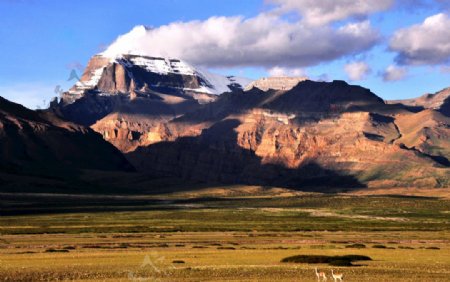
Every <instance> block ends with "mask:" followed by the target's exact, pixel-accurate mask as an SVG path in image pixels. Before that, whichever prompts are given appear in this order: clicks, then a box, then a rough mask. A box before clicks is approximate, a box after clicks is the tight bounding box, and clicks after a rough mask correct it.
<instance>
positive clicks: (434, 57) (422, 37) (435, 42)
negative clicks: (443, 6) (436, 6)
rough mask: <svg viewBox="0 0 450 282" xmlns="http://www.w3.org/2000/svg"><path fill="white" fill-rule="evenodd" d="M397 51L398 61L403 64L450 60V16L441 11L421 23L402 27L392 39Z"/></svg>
mask: <svg viewBox="0 0 450 282" xmlns="http://www.w3.org/2000/svg"><path fill="white" fill-rule="evenodd" d="M389 47H390V49H391V50H392V51H395V52H397V56H396V59H395V60H396V62H398V63H399V64H403V65H439V64H445V63H448V62H449V61H450V18H449V16H448V15H446V14H443V13H440V14H437V15H434V16H431V17H428V18H426V19H425V21H424V22H423V23H421V24H416V25H413V26H410V27H408V28H404V29H400V30H398V31H396V32H395V33H394V35H393V36H392V38H391V40H390V45H389Z"/></svg>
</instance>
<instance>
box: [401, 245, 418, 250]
mask: <svg viewBox="0 0 450 282" xmlns="http://www.w3.org/2000/svg"><path fill="white" fill-rule="evenodd" d="M398 248H399V249H405V250H414V248H413V247H408V246H398Z"/></svg>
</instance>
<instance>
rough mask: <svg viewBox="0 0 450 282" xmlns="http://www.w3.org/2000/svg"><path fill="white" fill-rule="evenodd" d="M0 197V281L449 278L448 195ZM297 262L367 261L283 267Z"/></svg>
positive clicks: (213, 192)
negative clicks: (304, 258) (297, 258)
mask: <svg viewBox="0 0 450 282" xmlns="http://www.w3.org/2000/svg"><path fill="white" fill-rule="evenodd" d="M255 189H256V190H255ZM391 192H392V191H391ZM441 192H444V194H445V190H444V191H441ZM353 194H355V193H353ZM356 194H357V193H356ZM378 194H379V193H378ZM1 196H2V197H1V200H0V201H1V202H0V204H1V206H2V212H4V213H6V214H4V215H3V216H2V217H0V234H1V235H0V281H56V280H70V281H317V279H316V276H315V274H314V268H315V267H318V268H319V269H320V270H321V271H325V272H326V273H327V275H328V281H333V280H332V278H331V269H334V270H335V272H342V273H344V276H345V278H344V280H345V281H449V280H450V201H449V200H448V199H446V198H438V197H424V196H392V195H391V196H385V195H375V196H371V195H364V196H360V195H350V194H332V195H331V194H319V193H303V192H295V191H287V190H283V189H276V188H270V189H266V188H264V189H262V188H255V187H228V188H226V189H224V188H215V189H205V190H204V191H201V192H198V191H196V192H181V193H175V194H170V195H158V196H142V195H128V196H117V195H116V196H111V195H109V196H105V195H59V196H56V195H46V196H45V195H33V194H21V195H20V196H18V195H16V196H15V197H12V196H11V195H10V194H7V193H4V194H2V195H1ZM49 209H51V210H53V211H57V212H53V213H49ZM20 211H22V212H20ZM293 255H327V256H336V255H364V256H369V257H370V258H371V259H372V260H370V261H356V262H353V264H354V266H350V267H342V266H331V265H328V264H304V263H283V262H281V260H282V259H283V258H285V257H288V256H293Z"/></svg>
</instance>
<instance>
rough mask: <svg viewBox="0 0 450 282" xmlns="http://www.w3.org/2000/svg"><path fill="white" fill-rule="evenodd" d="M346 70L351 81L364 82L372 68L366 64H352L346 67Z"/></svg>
mask: <svg viewBox="0 0 450 282" xmlns="http://www.w3.org/2000/svg"><path fill="white" fill-rule="evenodd" d="M344 70H345V72H346V73H347V75H348V77H349V78H350V79H351V80H362V79H364V78H366V76H367V75H368V74H369V73H370V71H371V70H370V67H369V65H368V64H367V63H365V62H352V63H348V64H346V65H345V66H344Z"/></svg>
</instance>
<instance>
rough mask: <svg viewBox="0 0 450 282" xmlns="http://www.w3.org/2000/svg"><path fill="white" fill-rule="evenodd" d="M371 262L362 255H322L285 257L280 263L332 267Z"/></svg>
mask: <svg viewBox="0 0 450 282" xmlns="http://www.w3.org/2000/svg"><path fill="white" fill-rule="evenodd" d="M367 260H372V259H371V258H370V257H368V256H363V255H345V256H324V255H297V256H291V257H286V258H284V259H282V260H281V262H294V263H310V264H315V263H327V264H329V265H333V266H352V265H353V264H352V262H354V261H367Z"/></svg>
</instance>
